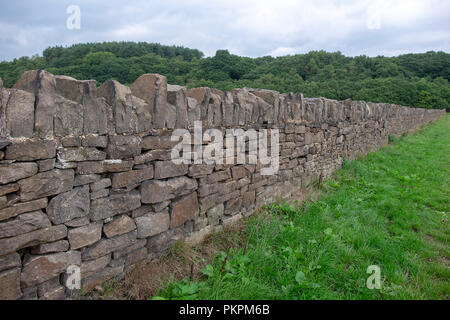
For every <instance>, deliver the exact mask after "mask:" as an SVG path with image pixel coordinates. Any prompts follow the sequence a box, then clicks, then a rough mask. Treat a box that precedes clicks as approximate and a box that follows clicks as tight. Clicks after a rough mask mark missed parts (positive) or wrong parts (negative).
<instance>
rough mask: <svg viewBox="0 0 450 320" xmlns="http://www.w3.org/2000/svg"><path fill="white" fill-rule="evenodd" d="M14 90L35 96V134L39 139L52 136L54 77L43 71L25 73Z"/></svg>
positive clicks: (54, 111) (54, 106) (54, 109)
mask: <svg viewBox="0 0 450 320" xmlns="http://www.w3.org/2000/svg"><path fill="white" fill-rule="evenodd" d="M14 88H15V89H21V90H25V91H28V92H31V93H33V94H35V96H36V103H35V112H34V114H35V119H34V121H35V122H34V123H35V125H34V131H35V134H36V135H37V136H38V137H40V138H49V137H51V136H52V135H53V118H54V116H55V113H56V103H55V97H56V92H55V90H56V84H55V77H54V75H52V74H50V73H48V72H46V71H43V70H32V71H27V72H25V73H23V74H22V76H21V77H20V79H19V80H18V81H17V82H16V84H15V85H14Z"/></svg>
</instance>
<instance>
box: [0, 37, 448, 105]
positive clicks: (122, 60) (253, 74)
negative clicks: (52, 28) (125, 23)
mask: <svg viewBox="0 0 450 320" xmlns="http://www.w3.org/2000/svg"><path fill="white" fill-rule="evenodd" d="M31 69H46V70H48V71H49V72H51V73H54V74H64V75H69V76H72V77H75V78H77V79H96V80H97V81H98V82H99V84H101V83H103V82H105V81H107V80H109V79H116V80H118V81H120V82H121V83H124V84H129V83H132V82H133V81H134V80H136V79H137V77H139V76H140V75H141V74H144V73H160V74H163V75H166V76H167V78H168V81H169V83H171V84H179V85H184V86H188V87H200V86H209V87H215V88H218V89H222V90H231V89H233V88H238V87H254V88H265V89H272V90H277V91H280V92H302V93H304V94H305V96H307V97H318V96H323V97H326V98H330V99H338V100H344V99H348V98H351V99H354V100H366V101H373V102H388V103H395V104H401V105H407V106H413V107H424V108H448V107H450V84H449V79H450V54H448V53H445V52H427V53H423V54H406V55H401V56H398V57H382V56H380V57H374V58H371V57H367V56H358V57H346V56H344V55H343V54H341V53H340V52H333V53H330V52H325V51H312V52H309V53H307V54H298V55H293V56H283V57H278V58H274V57H270V56H266V57H260V58H249V57H240V56H237V55H232V54H230V53H229V52H228V51H227V50H219V51H217V52H216V55H215V56H214V57H207V58H204V55H203V53H202V52H200V51H199V50H195V49H188V48H184V47H175V46H163V45H159V44H150V43H143V42H140V43H134V42H105V43H88V44H77V45H73V46H71V47H67V48H64V47H51V48H48V49H46V50H44V52H43V54H42V56H33V57H22V58H19V59H14V60H13V61H10V62H7V61H4V62H0V78H2V79H3V82H4V85H5V86H6V87H11V86H12V85H13V84H14V83H15V81H16V80H17V79H18V77H19V76H20V74H21V73H22V72H23V71H25V70H31Z"/></svg>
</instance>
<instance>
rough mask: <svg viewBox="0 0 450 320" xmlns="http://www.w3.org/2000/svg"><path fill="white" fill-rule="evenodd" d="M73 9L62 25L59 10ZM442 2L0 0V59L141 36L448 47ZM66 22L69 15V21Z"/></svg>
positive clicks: (381, 51) (248, 44)
mask: <svg viewBox="0 0 450 320" xmlns="http://www.w3.org/2000/svg"><path fill="white" fill-rule="evenodd" d="M70 5H77V6H79V8H80V10H81V26H80V29H73V30H70V29H68V28H67V20H68V18H69V17H70V14H67V8H68V7H69V6H70ZM449 13H450V1H449V0H375V1H370V0H341V1H337V0H313V1H304V0H303V1H299V0H298V1H294V0H292V1H291V0H271V1H266V0H218V1H214V0H210V1H205V0H184V1H180V0H164V1H149V0H135V1H133V0H128V1H126V0H125V1H123V0H122V1H119V0H104V1H103V0H97V1H92V0H78V1H77V0H70V1H65V0H39V1H34V0H33V1H31V0H29V1H27V0H0V61H2V60H11V59H13V58H17V57H21V56H31V55H33V54H40V55H42V51H43V49H45V48H47V47H49V46H55V45H70V44H74V43H80V42H98V41H122V40H131V41H146V42H158V43H161V44H167V45H182V46H186V47H189V48H196V49H199V50H201V51H203V52H204V53H205V54H206V55H208V56H209V55H214V53H215V52H216V50H218V49H228V50H229V51H230V52H231V53H234V54H238V55H244V56H251V57H258V56H265V55H273V56H279V55H286V54H295V53H306V52H309V51H311V50H321V49H323V50H326V51H341V52H342V53H344V54H345V55H350V56H355V55H361V54H366V55H369V56H376V55H385V56H393V55H398V54H402V53H408V52H426V51H429V50H435V51H437V50H442V51H446V52H450V19H449ZM71 21H73V20H71Z"/></svg>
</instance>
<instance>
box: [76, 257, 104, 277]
mask: <svg viewBox="0 0 450 320" xmlns="http://www.w3.org/2000/svg"><path fill="white" fill-rule="evenodd" d="M110 261H111V254H107V255H105V256H103V257H100V258H97V259H94V260H90V261H83V262H82V263H81V268H80V269H81V270H80V271H81V279H85V278H87V277H89V276H91V275H92V274H94V273H95V272H97V271H100V270H103V269H104V268H106V266H107V265H108V264H109V262H110Z"/></svg>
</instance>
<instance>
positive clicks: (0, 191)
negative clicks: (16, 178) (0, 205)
mask: <svg viewBox="0 0 450 320" xmlns="http://www.w3.org/2000/svg"><path fill="white" fill-rule="evenodd" d="M16 191H19V185H18V184H17V183H11V184H7V185H4V186H0V197H1V196H4V195H5V194H8V193H13V192H16Z"/></svg>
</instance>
